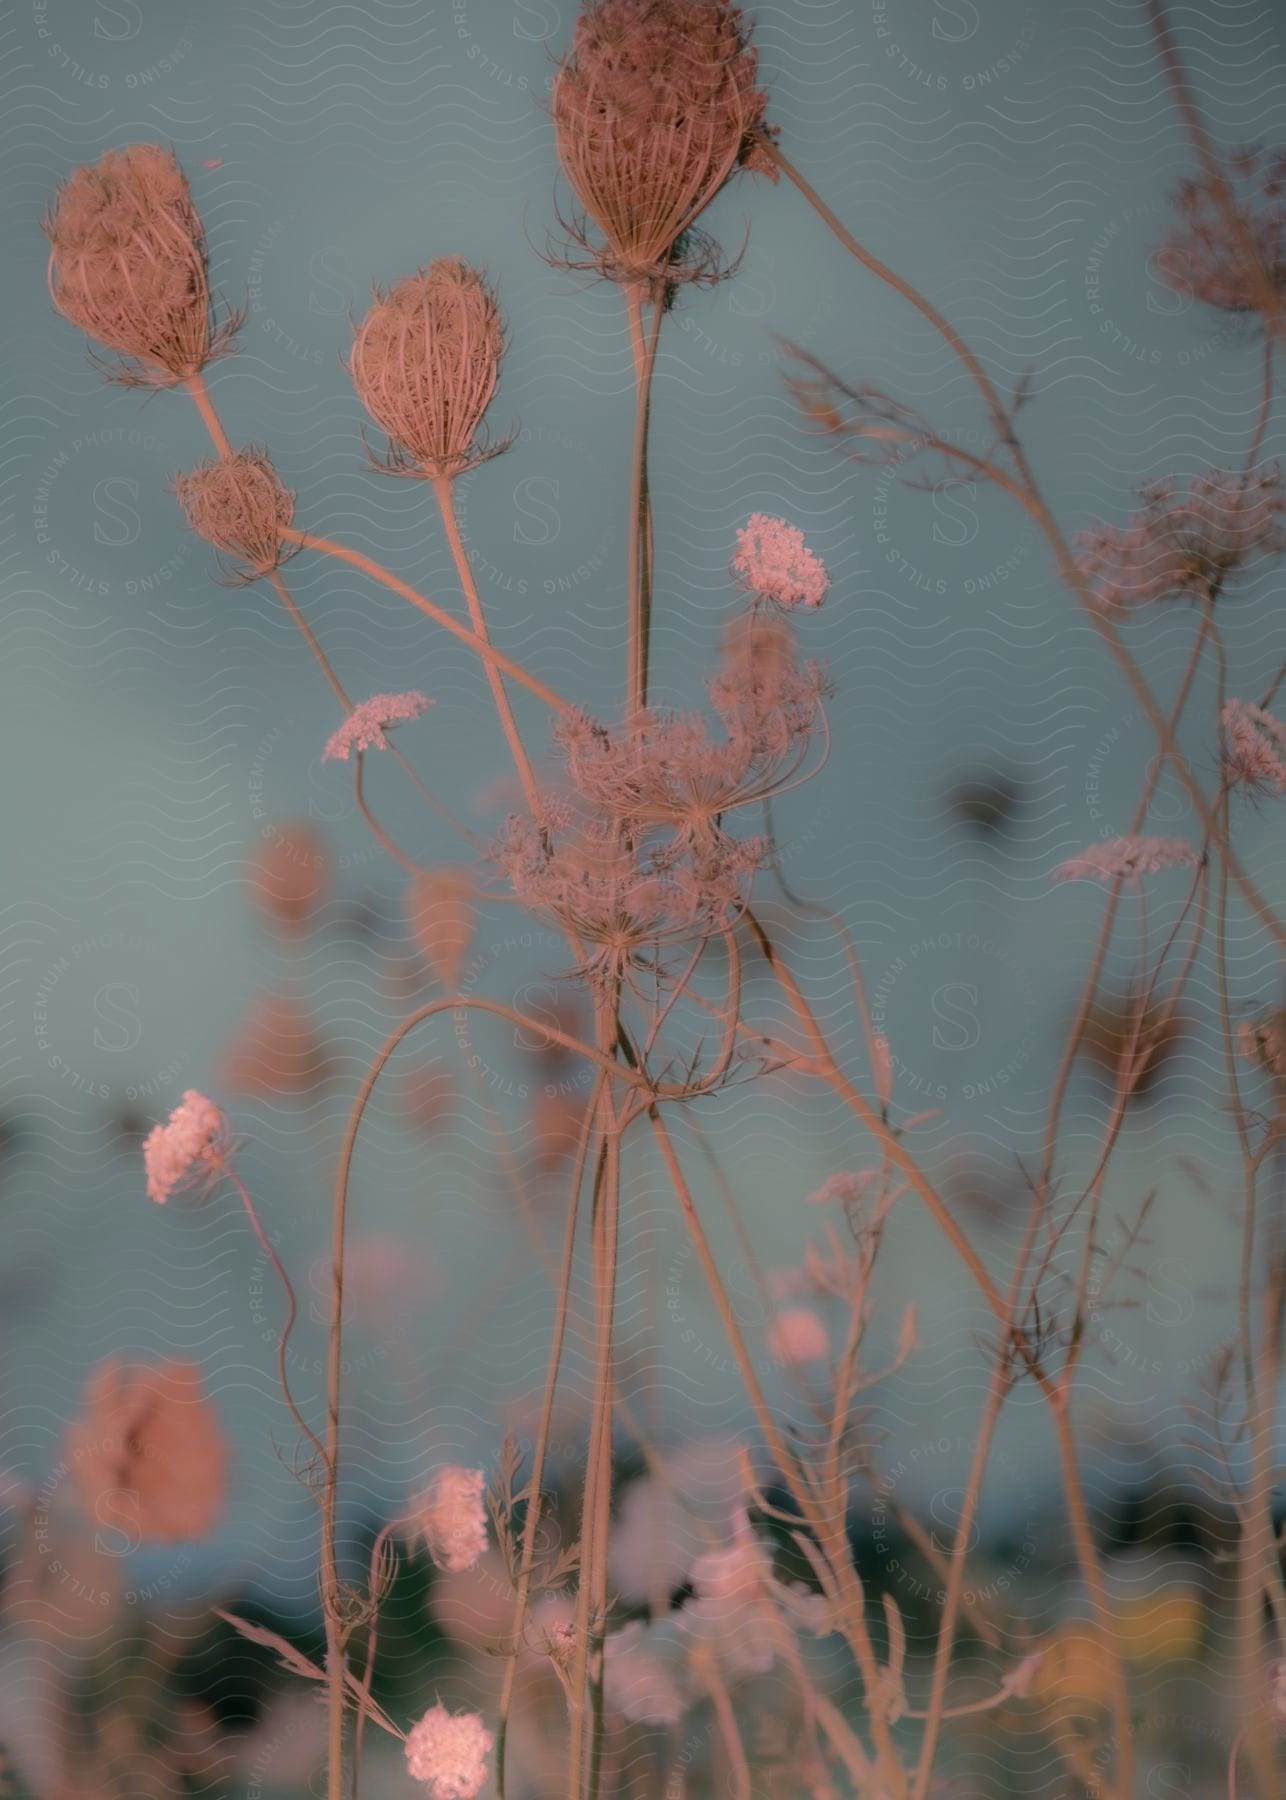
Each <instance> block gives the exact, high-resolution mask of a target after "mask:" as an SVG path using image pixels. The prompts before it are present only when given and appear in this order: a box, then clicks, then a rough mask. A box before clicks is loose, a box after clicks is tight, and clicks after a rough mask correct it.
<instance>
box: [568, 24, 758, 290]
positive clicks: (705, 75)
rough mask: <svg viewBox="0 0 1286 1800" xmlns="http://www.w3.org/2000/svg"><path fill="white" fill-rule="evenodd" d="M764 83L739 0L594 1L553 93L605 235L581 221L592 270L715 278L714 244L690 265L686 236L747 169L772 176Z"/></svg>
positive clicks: (574, 182)
mask: <svg viewBox="0 0 1286 1800" xmlns="http://www.w3.org/2000/svg"><path fill="white" fill-rule="evenodd" d="M757 80H758V58H757V55H756V53H755V51H754V50H753V48H752V47H751V45H750V43H749V38H748V34H747V32H746V29H745V26H744V23H743V20H742V17H741V11H740V8H738V7H737V6H734V5H732V4H729V3H728V0H591V4H589V5H588V6H586V8H585V10H584V11H583V12H582V14H581V16H580V18H579V19H578V20H577V23H576V32H575V36H574V38H573V40H572V48H571V50H570V52H569V54H568V55H567V56H566V57H565V58H564V60H563V64H562V67H561V68H560V70H559V72H558V76H557V78H556V80H555V82H554V92H553V115H554V131H555V139H556V143H557V147H558V155H559V159H560V161H561V162H562V165H563V172H564V173H565V175H566V176H567V179H568V181H569V182H570V184H571V186H572V189H573V191H574V193H575V195H576V198H577V200H578V201H579V202H580V205H581V206H582V207H583V208H584V210H585V213H586V214H587V216H588V220H589V222H590V223H592V224H593V226H595V227H596V228H597V230H598V232H599V233H601V235H602V237H603V239H604V240H605V242H604V243H603V244H602V245H595V244H593V243H591V241H590V239H589V237H588V235H587V231H586V229H585V227H583V226H581V225H579V224H578V225H574V226H572V227H571V228H570V229H571V235H572V237H573V239H574V240H575V241H576V242H577V243H578V244H579V245H580V246H581V247H582V248H583V249H584V250H585V251H586V252H587V253H588V255H589V258H590V261H589V263H588V264H587V265H586V266H589V267H595V268H597V269H599V270H600V271H601V273H602V274H604V275H606V276H608V277H609V278H611V279H613V280H616V281H624V282H640V281H641V282H649V283H653V282H658V281H659V282H671V281H677V280H683V279H687V280H698V279H703V278H704V279H712V278H714V277H715V275H716V273H717V270H716V262H715V252H714V251H713V249H711V248H706V249H704V250H703V249H700V248H699V249H698V250H697V251H696V253H695V256H694V255H692V254H689V256H688V258H687V260H686V263H685V259H684V257H683V254H682V250H683V248H684V246H681V245H680V239H681V238H683V237H684V235H685V234H688V233H691V232H692V230H693V228H694V227H695V225H696V221H697V219H698V218H699V216H700V215H701V213H702V212H704V210H705V208H706V207H707V206H708V205H709V204H710V202H711V201H712V200H713V199H714V197H715V195H716V194H717V193H718V192H719V190H720V188H722V187H723V185H724V183H725V182H726V181H727V180H728V178H729V177H730V176H731V175H732V174H733V173H734V171H735V170H736V169H738V168H759V169H762V170H766V171H767V172H768V173H770V174H772V173H773V169H772V165H771V163H770V162H769V161H768V159H767V157H766V155H765V153H764V148H763V145H764V140H765V139H766V138H767V137H768V136H769V135H770V132H769V130H768V128H767V127H766V126H765V125H764V122H763V118H764V108H765V106H766V105H767V96H766V95H765V94H764V93H762V92H760V90H759V89H758V87H757V85H756V83H757ZM686 247H687V248H688V249H689V251H691V244H690V243H689V244H688V245H687V246H686Z"/></svg>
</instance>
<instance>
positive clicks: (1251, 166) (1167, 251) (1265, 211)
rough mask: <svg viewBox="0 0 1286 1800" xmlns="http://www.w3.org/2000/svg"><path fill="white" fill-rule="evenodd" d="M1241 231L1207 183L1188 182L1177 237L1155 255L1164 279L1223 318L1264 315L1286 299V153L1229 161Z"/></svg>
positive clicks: (1257, 152)
mask: <svg viewBox="0 0 1286 1800" xmlns="http://www.w3.org/2000/svg"><path fill="white" fill-rule="evenodd" d="M1226 166H1227V176H1228V183H1229V191H1230V192H1231V194H1232V198H1233V201H1234V204H1235V206H1236V210H1237V213H1238V214H1239V216H1240V223H1241V229H1240V230H1238V229H1237V225H1236V223H1235V222H1234V220H1233V218H1232V217H1231V216H1230V214H1229V210H1228V207H1227V206H1226V204H1224V203H1222V202H1221V198H1220V195H1219V193H1218V192H1217V191H1216V189H1215V187H1214V186H1212V185H1211V183H1210V182H1209V181H1207V180H1204V179H1203V180H1198V181H1192V180H1189V181H1185V182H1184V183H1183V185H1182V186H1181V187H1180V188H1179V191H1178V193H1177V194H1176V196H1175V213H1176V219H1175V224H1174V227H1173V229H1172V230H1171V232H1170V235H1169V237H1168V238H1167V239H1166V241H1165V243H1164V244H1163V245H1162V246H1161V249H1160V250H1159V251H1158V252H1157V255H1156V264H1157V267H1158V269H1159V271H1160V273H1161V276H1162V279H1163V280H1164V281H1165V282H1166V283H1167V284H1168V285H1169V286H1170V287H1172V288H1174V289H1175V291H1176V292H1177V293H1180V294H1192V295H1195V297H1196V298H1197V299H1198V300H1204V301H1205V302H1206V304H1207V305H1208V306H1217V307H1219V309H1220V310H1221V311H1223V312H1236V313H1248V312H1254V311H1258V310H1260V309H1261V308H1262V307H1264V306H1265V305H1267V304H1268V302H1269V300H1270V299H1271V297H1272V296H1274V295H1275V296H1276V297H1277V302H1278V304H1279V305H1280V302H1281V299H1282V297H1283V296H1284V295H1286V151H1281V150H1272V151H1270V150H1266V149H1265V148H1263V147H1262V146H1261V145H1255V144H1252V145H1250V146H1248V147H1247V148H1245V149H1242V150H1239V151H1236V152H1235V153H1234V154H1233V155H1232V156H1230V157H1229V158H1228V159H1227V165H1226Z"/></svg>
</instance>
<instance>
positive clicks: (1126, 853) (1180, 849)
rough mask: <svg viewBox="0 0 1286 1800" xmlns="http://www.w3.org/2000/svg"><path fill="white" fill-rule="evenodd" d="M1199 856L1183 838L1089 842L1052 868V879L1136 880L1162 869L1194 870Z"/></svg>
mask: <svg viewBox="0 0 1286 1800" xmlns="http://www.w3.org/2000/svg"><path fill="white" fill-rule="evenodd" d="M1200 861H1201V858H1200V856H1199V855H1198V853H1197V852H1196V850H1194V849H1193V847H1192V845H1191V844H1190V843H1188V841H1187V840H1186V838H1162V837H1123V838H1109V839H1108V840H1107V841H1106V842H1105V843H1102V844H1091V845H1090V846H1089V848H1088V849H1087V850H1082V851H1081V852H1080V853H1079V854H1078V855H1076V856H1069V857H1068V859H1067V861H1066V862H1062V863H1060V864H1059V865H1058V867H1057V868H1056V869H1055V870H1054V880H1055V881H1103V882H1111V881H1116V880H1119V879H1125V880H1127V881H1133V882H1135V883H1137V882H1138V881H1139V878H1140V877H1141V876H1143V875H1155V874H1157V873H1158V872H1159V871H1160V870H1162V869H1195V868H1196V867H1197V865H1198V864H1199V863H1200Z"/></svg>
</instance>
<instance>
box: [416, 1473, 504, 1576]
mask: <svg viewBox="0 0 1286 1800" xmlns="http://www.w3.org/2000/svg"><path fill="white" fill-rule="evenodd" d="M486 1487H487V1477H486V1474H485V1473H484V1471H483V1470H482V1469H464V1468H460V1467H459V1466H458V1465H457V1464H454V1463H449V1464H447V1465H446V1466H445V1467H444V1468H441V1469H439V1470H438V1472H437V1474H436V1475H435V1476H434V1477H433V1479H432V1481H431V1482H430V1483H429V1486H428V1488H427V1490H426V1491H425V1493H424V1495H423V1497H422V1499H421V1500H420V1503H419V1505H418V1507H417V1508H416V1512H415V1517H414V1520H413V1530H414V1532H415V1535H416V1536H419V1537H422V1538H423V1539H424V1542H425V1546H426V1548H427V1549H428V1552H429V1555H430V1556H431V1557H432V1558H433V1560H434V1562H435V1563H436V1564H437V1565H438V1567H439V1568H440V1569H446V1570H448V1571H449V1572H450V1573H452V1574H459V1573H460V1572H461V1571H462V1570H464V1569H471V1568H472V1567H473V1566H474V1564H475V1563H476V1562H477V1561H478V1559H479V1558H480V1557H481V1556H482V1555H483V1554H484V1552H485V1551H486V1548H487V1507H486V1501H485V1498H484V1495H485V1493H486Z"/></svg>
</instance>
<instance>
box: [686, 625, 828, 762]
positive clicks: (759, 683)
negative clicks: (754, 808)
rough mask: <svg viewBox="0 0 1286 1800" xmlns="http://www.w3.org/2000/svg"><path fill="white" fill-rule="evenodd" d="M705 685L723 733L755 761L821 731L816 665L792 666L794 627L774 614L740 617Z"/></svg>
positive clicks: (821, 687)
mask: <svg viewBox="0 0 1286 1800" xmlns="http://www.w3.org/2000/svg"><path fill="white" fill-rule="evenodd" d="M707 685H708V687H709V692H710V701H711V704H712V705H713V707H714V709H715V711H716V712H717V713H718V715H719V717H720V719H721V720H722V721H723V725H724V729H725V731H726V732H727V733H728V735H729V736H730V737H734V738H745V739H748V740H749V742H750V743H751V744H752V745H753V747H754V753H755V755H756V756H758V757H760V758H764V757H783V756H786V755H787V754H788V753H789V752H790V751H791V750H792V749H793V748H794V747H797V746H798V745H799V744H800V742H801V741H802V740H803V739H804V738H806V737H808V736H809V735H810V734H811V733H812V731H813V730H814V728H815V727H816V726H818V725H819V724H821V725H823V727H824V722H825V721H824V717H823V712H822V702H823V700H824V699H825V698H826V695H827V693H828V691H829V690H828V687H827V683H826V678H825V676H824V674H823V672H822V670H821V668H820V666H819V665H818V664H817V663H815V662H807V663H802V664H801V663H800V662H799V661H798V660H797V658H796V655H795V635H794V630H793V627H792V626H791V623H790V620H789V619H787V618H785V617H783V616H782V615H781V614H779V613H773V612H765V611H761V610H759V609H758V608H752V609H751V610H750V611H749V612H744V613H739V614H738V615H737V617H735V618H734V619H733V620H732V621H731V622H730V623H729V625H728V627H727V629H726V630H725V632H724V639H723V649H722V652H721V655H720V658H719V666H718V668H717V669H716V671H715V673H714V675H713V676H712V677H711V678H710V681H709V683H708V684H707Z"/></svg>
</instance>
